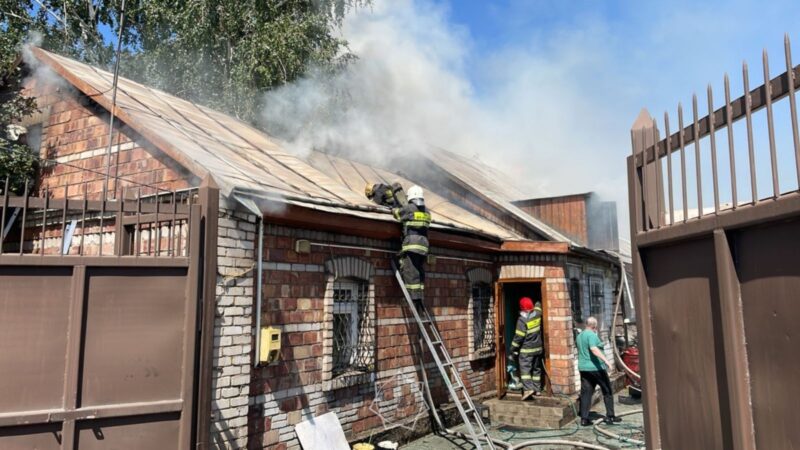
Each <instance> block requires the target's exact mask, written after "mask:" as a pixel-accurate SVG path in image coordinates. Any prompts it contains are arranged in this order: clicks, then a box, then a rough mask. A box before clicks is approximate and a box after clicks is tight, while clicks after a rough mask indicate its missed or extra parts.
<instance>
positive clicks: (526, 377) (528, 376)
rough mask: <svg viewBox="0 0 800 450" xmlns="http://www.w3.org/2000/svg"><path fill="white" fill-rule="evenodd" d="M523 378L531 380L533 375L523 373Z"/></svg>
mask: <svg viewBox="0 0 800 450" xmlns="http://www.w3.org/2000/svg"><path fill="white" fill-rule="evenodd" d="M522 379H523V380H530V379H531V376H530V375H523V376H522Z"/></svg>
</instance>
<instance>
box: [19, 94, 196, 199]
mask: <svg viewBox="0 0 800 450" xmlns="http://www.w3.org/2000/svg"><path fill="white" fill-rule="evenodd" d="M26 95H31V96H35V97H36V98H37V104H38V107H39V109H40V110H41V113H40V114H37V115H36V116H35V119H33V123H26V125H27V126H28V127H29V128H30V127H33V126H35V125H37V124H38V125H41V127H42V139H41V145H40V148H39V149H38V150H39V155H40V157H41V158H43V159H47V160H49V161H48V162H45V163H44V165H43V168H42V173H41V182H40V183H39V188H40V190H41V191H44V190H45V189H47V190H48V191H49V195H50V196H51V197H53V198H64V197H70V198H76V197H83V195H84V193H85V194H86V195H87V196H88V198H90V199H98V198H100V197H101V196H102V192H103V185H104V180H105V173H106V164H107V160H108V158H107V157H106V152H107V150H108V140H109V132H108V131H109V127H108V122H109V120H108V119H109V115H108V112H107V111H106V110H105V109H103V108H102V107H100V106H98V105H97V104H96V103H95V102H93V101H92V100H91V99H89V98H88V97H86V96H85V95H83V94H82V93H80V92H78V91H76V90H75V89H74V88H72V87H69V86H67V85H66V83H53V82H50V83H48V84H44V83H43V82H42V81H39V80H37V79H36V78H31V79H30V80H29V81H28V84H27V85H26ZM112 143H113V145H112V148H111V167H110V181H109V184H108V189H109V191H110V192H116V197H117V198H118V197H120V196H121V195H122V192H123V190H130V191H131V193H132V194H133V193H137V192H139V190H141V195H153V194H154V193H156V192H157V191H156V187H157V188H159V189H166V190H173V189H185V188H188V187H190V186H197V185H198V184H199V180H197V179H196V178H195V177H193V176H191V175H190V174H189V173H188V172H187V171H185V170H184V169H182V168H181V167H180V165H178V164H177V163H176V162H175V161H173V160H172V159H171V158H169V157H168V156H166V155H164V154H163V153H162V152H160V151H159V150H158V149H156V148H155V147H154V146H153V145H151V144H150V143H149V142H147V141H145V140H144V139H143V138H142V137H141V136H140V135H139V134H138V133H136V132H135V131H134V130H132V129H131V128H130V127H128V126H127V125H125V124H124V123H120V121H119V120H117V121H115V125H114V133H113V134H112ZM152 156H157V157H156V158H154V157H152ZM117 176H119V177H120V179H116V177H117ZM109 196H111V194H109Z"/></svg>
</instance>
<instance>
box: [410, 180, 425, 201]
mask: <svg viewBox="0 0 800 450" xmlns="http://www.w3.org/2000/svg"><path fill="white" fill-rule="evenodd" d="M417 198H418V199H420V200H425V197H424V196H423V195H422V188H421V187H419V186H417V185H416V184H415V185H414V186H411V188H410V189H409V190H408V199H409V200H414V199H417Z"/></svg>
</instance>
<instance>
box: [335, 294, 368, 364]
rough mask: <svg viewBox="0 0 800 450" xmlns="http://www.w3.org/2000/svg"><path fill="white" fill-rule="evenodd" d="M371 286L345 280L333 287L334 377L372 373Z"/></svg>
mask: <svg viewBox="0 0 800 450" xmlns="http://www.w3.org/2000/svg"><path fill="white" fill-rule="evenodd" d="M368 291H369V283H367V282H366V281H362V280H358V279H352V278H343V279H336V280H335V281H334V283H333V376H334V377H335V376H337V375H340V374H342V373H345V372H354V371H361V372H366V371H369V370H372V369H373V367H374V364H375V360H374V358H375V355H374V352H373V351H372V349H373V345H372V343H373V336H372V331H371V330H372V327H371V326H369V323H368V322H369V319H368V315H367V306H368Z"/></svg>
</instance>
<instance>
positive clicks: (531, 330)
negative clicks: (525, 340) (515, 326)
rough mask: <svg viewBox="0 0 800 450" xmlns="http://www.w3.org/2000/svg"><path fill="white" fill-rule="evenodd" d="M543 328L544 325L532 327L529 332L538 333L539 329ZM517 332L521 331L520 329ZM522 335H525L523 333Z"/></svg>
mask: <svg viewBox="0 0 800 450" xmlns="http://www.w3.org/2000/svg"><path fill="white" fill-rule="evenodd" d="M541 329H542V327H536V328H531V329H530V330H528V334H533V333H538V332H539V330H541ZM517 333H519V331H517ZM520 336H525V335H524V334H521V335H520Z"/></svg>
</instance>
